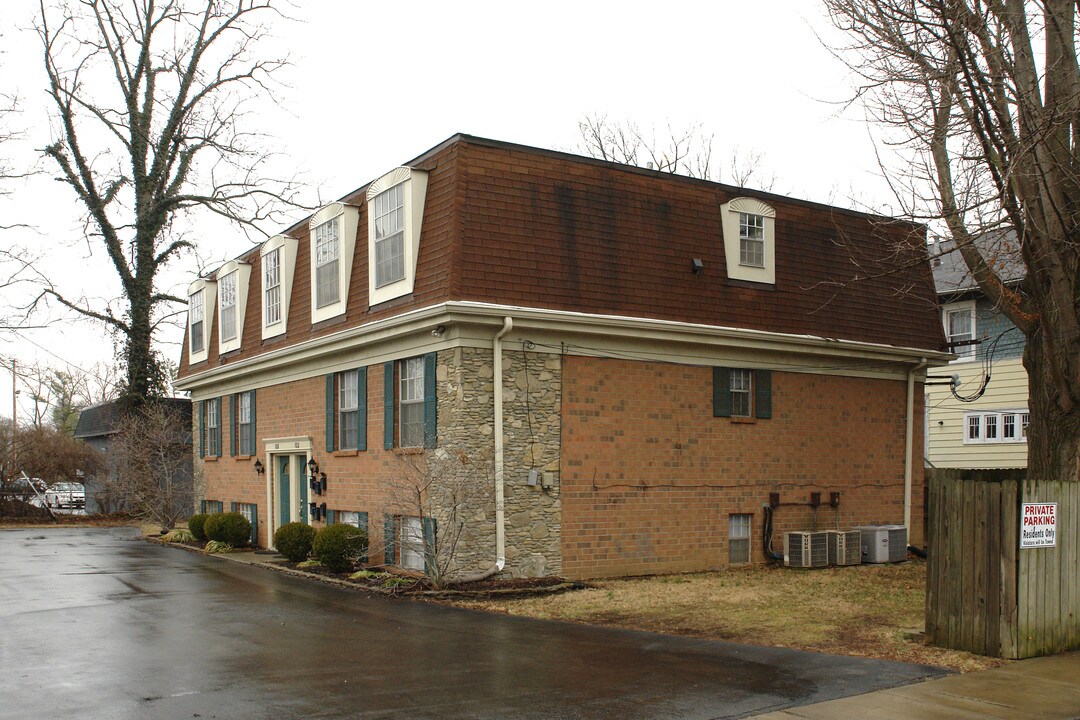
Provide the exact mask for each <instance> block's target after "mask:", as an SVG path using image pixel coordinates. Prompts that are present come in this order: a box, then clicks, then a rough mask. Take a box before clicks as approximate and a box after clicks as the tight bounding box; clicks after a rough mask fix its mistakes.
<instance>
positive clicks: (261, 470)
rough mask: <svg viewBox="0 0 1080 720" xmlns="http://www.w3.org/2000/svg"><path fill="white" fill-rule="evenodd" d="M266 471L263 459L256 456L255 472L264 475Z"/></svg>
mask: <svg viewBox="0 0 1080 720" xmlns="http://www.w3.org/2000/svg"><path fill="white" fill-rule="evenodd" d="M264 472H266V469H265V468H264V467H263V464H262V460H260V459H259V458H255V474H256V475H262V474H263V473H264Z"/></svg>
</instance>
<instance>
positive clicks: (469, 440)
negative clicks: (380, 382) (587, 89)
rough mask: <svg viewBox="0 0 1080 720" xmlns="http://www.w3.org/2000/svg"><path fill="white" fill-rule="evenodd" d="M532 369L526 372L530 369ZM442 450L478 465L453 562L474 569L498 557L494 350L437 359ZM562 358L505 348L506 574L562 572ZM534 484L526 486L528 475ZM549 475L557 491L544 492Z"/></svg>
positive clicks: (462, 352) (464, 351) (465, 351)
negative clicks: (534, 477)
mask: <svg viewBox="0 0 1080 720" xmlns="http://www.w3.org/2000/svg"><path fill="white" fill-rule="evenodd" d="M526 366H527V368H528V369H527V371H526ZM436 379H437V381H438V383H437V384H438V392H439V402H438V408H439V410H438V433H439V437H438V446H439V449H440V450H441V451H443V452H460V453H463V454H464V455H465V456H467V457H468V458H469V459H470V463H475V465H474V467H473V468H472V470H471V471H470V473H469V482H470V483H472V484H473V485H474V486H475V487H473V488H471V489H470V491H469V498H470V505H471V508H470V512H468V513H466V515H467V518H468V521H467V522H468V524H467V526H466V529H465V533H464V536H463V538H462V542H461V545H460V547H459V549H458V551H457V553H456V556H455V560H456V563H457V564H458V565H459V566H460V567H462V568H463V569H465V570H466V571H470V570H473V569H476V570H481V569H484V568H487V567H490V566H491V564H492V562H494V559H495V502H494V501H495V497H494V469H493V466H494V444H495V418H494V413H495V400H494V391H495V385H494V367H493V362H492V354H491V351H490V350H484V349H476V348H455V349H452V350H446V351H442V352H440V353H439V356H438V365H437V378H436ZM561 405H562V377H561V362H560V358H559V356H558V355H551V354H545V353H535V352H523V351H522V350H521V349H520V347H519V348H518V349H516V350H515V349H514V347H513V346H506V345H504V347H503V413H504V417H505V422H504V426H503V428H504V441H503V442H504V451H503V463H504V512H505V523H506V524H505V528H506V572H509V573H510V574H512V575H514V576H522V575H524V576H535V575H550V574H556V575H557V574H559V573H561V572H562V550H561V528H562V526H561V505H560V500H559V494H560V490H559V467H560V441H561V436H562V424H561V418H560V412H561ZM534 468H535V469H536V470H537V476H538V477H537V484H536V485H535V486H529V485H527V480H528V477H529V471H530V469H534ZM545 472H548V473H551V474H552V475H551V477H552V479H553V486H552V487H551V488H543V487H542V478H543V474H544V473H545Z"/></svg>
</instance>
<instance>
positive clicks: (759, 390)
mask: <svg viewBox="0 0 1080 720" xmlns="http://www.w3.org/2000/svg"><path fill="white" fill-rule="evenodd" d="M754 417H759V418H763V419H768V418H771V417H772V370H755V371H754Z"/></svg>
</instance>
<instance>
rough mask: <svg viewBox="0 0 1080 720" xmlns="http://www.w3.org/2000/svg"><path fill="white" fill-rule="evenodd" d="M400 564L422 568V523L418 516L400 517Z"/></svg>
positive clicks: (417, 568) (411, 567)
mask: <svg viewBox="0 0 1080 720" xmlns="http://www.w3.org/2000/svg"><path fill="white" fill-rule="evenodd" d="M400 543H401V545H400V547H401V566H402V567H405V568H409V569H411V570H421V571H422V570H423V569H424V524H423V522H422V521H421V520H420V518H418V517H403V518H401V538H400Z"/></svg>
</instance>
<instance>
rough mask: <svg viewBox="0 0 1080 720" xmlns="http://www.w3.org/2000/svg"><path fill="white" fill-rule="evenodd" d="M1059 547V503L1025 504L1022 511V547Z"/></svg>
mask: <svg viewBox="0 0 1080 720" xmlns="http://www.w3.org/2000/svg"><path fill="white" fill-rule="evenodd" d="M1055 545H1057V503H1024V507H1023V509H1022V510H1021V511H1020V547H1021V548H1041V547H1054V546H1055Z"/></svg>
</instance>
